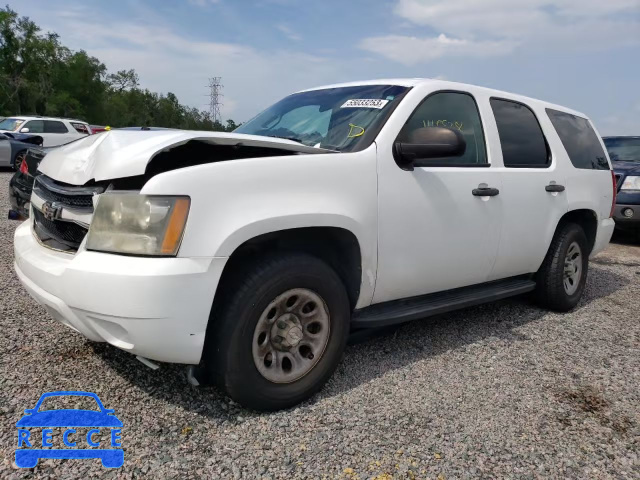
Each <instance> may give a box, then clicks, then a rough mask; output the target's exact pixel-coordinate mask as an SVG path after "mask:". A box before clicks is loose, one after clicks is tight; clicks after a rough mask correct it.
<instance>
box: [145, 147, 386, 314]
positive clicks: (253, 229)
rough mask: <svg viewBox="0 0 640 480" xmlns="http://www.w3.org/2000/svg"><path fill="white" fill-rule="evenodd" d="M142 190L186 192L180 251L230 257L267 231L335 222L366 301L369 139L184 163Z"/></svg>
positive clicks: (371, 282)
mask: <svg viewBox="0 0 640 480" xmlns="http://www.w3.org/2000/svg"><path fill="white" fill-rule="evenodd" d="M141 193H142V194H157V195H189V197H190V198H191V207H190V211H189V217H188V220H187V225H186V227H185V234H184V237H183V240H182V244H181V247H180V252H179V256H181V257H229V256H230V255H231V254H232V253H233V251H234V250H235V249H236V248H238V247H239V246H240V245H242V244H243V243H244V242H246V241H248V240H251V239H252V238H255V237H257V236H259V235H263V234H265V233H272V232H277V231H281V230H289V229H294V228H304V227H323V226H326V227H337V228H342V229H345V230H348V231H350V232H351V233H353V234H354V236H355V237H356V239H357V241H358V243H359V246H360V253H361V257H362V281H361V290H360V300H359V304H360V303H365V304H366V303H367V302H370V300H371V297H372V295H373V288H374V286H375V276H376V269H377V209H376V207H375V206H376V205H377V171H376V150H375V145H374V146H372V147H370V148H368V149H365V150H363V151H361V152H355V153H320V154H309V155H306V154H298V155H288V156H281V157H269V158H268V159H264V158H249V159H239V160H232V161H227V162H218V163H211V164H203V165H197V166H192V167H187V168H183V169H179V170H172V171H169V172H164V173H161V174H158V175H156V176H155V177H153V178H151V179H150V180H149V181H148V182H147V184H145V186H144V187H143V188H142V190H141Z"/></svg>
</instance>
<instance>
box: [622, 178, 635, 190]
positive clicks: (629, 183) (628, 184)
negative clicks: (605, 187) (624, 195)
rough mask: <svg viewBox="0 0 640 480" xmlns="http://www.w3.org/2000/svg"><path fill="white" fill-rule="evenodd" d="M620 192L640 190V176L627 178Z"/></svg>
mask: <svg viewBox="0 0 640 480" xmlns="http://www.w3.org/2000/svg"><path fill="white" fill-rule="evenodd" d="M620 190H640V176H638V175H635V176H634V175H630V176H628V177H627V178H625V179H624V182H623V184H622V186H621V187H620Z"/></svg>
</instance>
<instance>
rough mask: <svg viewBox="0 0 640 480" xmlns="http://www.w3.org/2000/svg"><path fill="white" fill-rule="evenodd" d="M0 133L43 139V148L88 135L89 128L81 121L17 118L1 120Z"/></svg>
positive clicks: (50, 118)
mask: <svg viewBox="0 0 640 480" xmlns="http://www.w3.org/2000/svg"><path fill="white" fill-rule="evenodd" d="M0 132H12V133H15V132H20V133H33V134H35V135H39V136H41V137H42V138H43V140H44V144H43V146H45V147H55V146H57V145H62V144H63V143H69V142H71V141H72V140H76V139H78V138H80V137H85V136H87V135H90V134H91V128H90V127H89V124H88V123H87V122H83V121H81V120H70V119H68V118H54V117H25V116H17V117H10V118H5V119H4V120H2V122H0Z"/></svg>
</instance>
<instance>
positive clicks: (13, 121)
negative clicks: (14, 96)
mask: <svg viewBox="0 0 640 480" xmlns="http://www.w3.org/2000/svg"><path fill="white" fill-rule="evenodd" d="M23 123H24V120H21V119H19V118H5V119H4V120H2V121H1V122H0V130H9V131H10V132H14V131H16V130H17V129H18V127H20V125H22V124H23Z"/></svg>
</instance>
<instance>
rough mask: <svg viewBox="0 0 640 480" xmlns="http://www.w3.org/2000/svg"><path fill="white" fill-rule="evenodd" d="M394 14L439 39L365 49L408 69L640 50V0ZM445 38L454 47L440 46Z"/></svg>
mask: <svg viewBox="0 0 640 480" xmlns="http://www.w3.org/2000/svg"><path fill="white" fill-rule="evenodd" d="M394 11H395V14H396V15H397V16H399V17H401V18H402V19H403V21H407V22H410V23H411V24H413V25H415V26H418V27H421V26H422V27H427V28H429V30H431V31H435V32H436V33H435V34H430V35H427V36H422V37H415V36H413V37H411V36H387V37H373V38H367V39H365V40H364V41H363V42H362V44H361V46H362V47H363V48H365V49H366V50H370V51H374V52H377V53H380V54H381V55H383V56H385V57H387V58H390V59H394V60H398V61H400V62H401V63H404V64H415V63H419V62H426V61H430V60H433V59H435V58H439V57H442V56H444V55H447V54H456V55H497V54H507V53H510V52H512V51H513V50H514V49H515V48H518V47H522V48H527V49H534V50H535V49H544V50H548V49H551V48H553V50H552V51H561V50H575V49H590V50H594V49H599V50H602V49H608V48H612V47H616V46H623V45H634V44H640V34H639V32H640V21H639V20H638V15H640V2H638V0H607V1H602V0H555V1H550V0H517V1H514V0H483V1H478V0H398V2H397V4H396V7H395V10H394ZM630 13H631V15H629V14H630ZM442 34H444V35H445V36H446V37H445V38H447V39H449V40H451V41H450V42H448V43H446V42H442V41H440V39H441V38H442ZM386 41H388V43H387V44H385V42H386ZM411 46H413V47H414V48H413V49H412V50H410V51H405V50H404V48H405V47H411ZM428 48H431V49H432V51H431V52H425V51H424V49H428Z"/></svg>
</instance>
